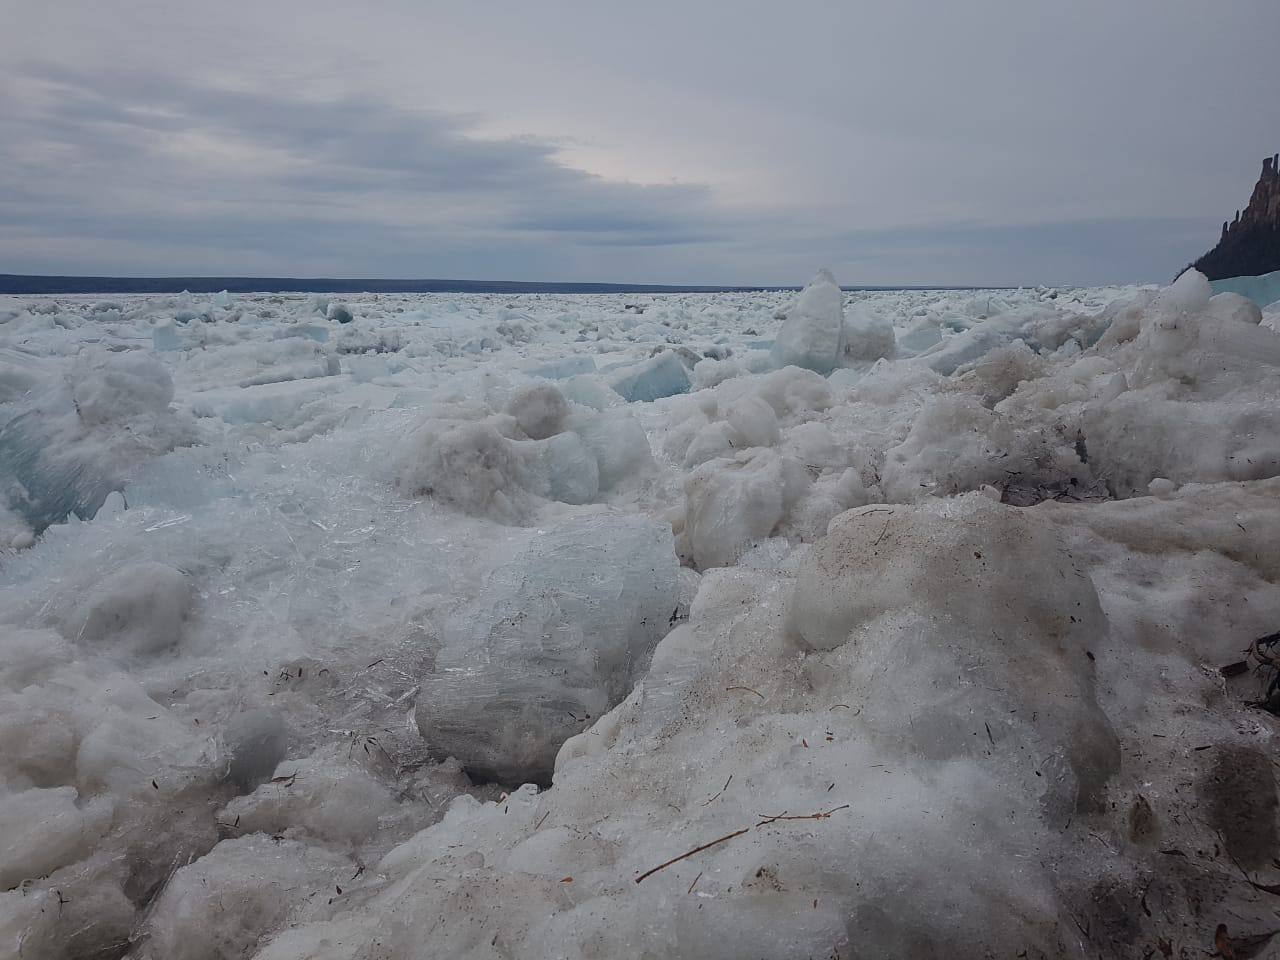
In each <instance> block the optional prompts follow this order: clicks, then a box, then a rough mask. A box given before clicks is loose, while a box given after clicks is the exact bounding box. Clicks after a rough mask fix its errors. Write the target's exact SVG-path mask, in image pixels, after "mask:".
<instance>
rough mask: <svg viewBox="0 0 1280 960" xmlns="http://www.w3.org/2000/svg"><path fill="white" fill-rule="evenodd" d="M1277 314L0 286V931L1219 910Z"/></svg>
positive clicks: (919, 296)
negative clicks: (1236, 667)
mask: <svg viewBox="0 0 1280 960" xmlns="http://www.w3.org/2000/svg"><path fill="white" fill-rule="evenodd" d="M1278 321H1280V315H1277V313H1276V312H1275V311H1274V310H1272V309H1270V308H1268V307H1263V308H1262V309H1259V304H1257V303H1256V302H1254V301H1251V300H1249V299H1247V298H1246V297H1243V296H1239V295H1238V294H1237V293H1236V292H1230V291H1226V290H1223V289H1215V287H1213V286H1211V285H1210V284H1209V283H1208V282H1207V281H1206V280H1205V279H1204V278H1203V277H1201V276H1199V275H1198V274H1195V273H1188V274H1184V275H1183V276H1182V277H1181V278H1179V280H1178V281H1177V282H1176V283H1175V284H1173V285H1171V286H1170V287H1168V288H1165V289H1162V290H1161V289H1155V288H1106V289H1059V290H1049V289H1023V290H999V291H945V290H942V291H880V292H859V293H849V292H842V291H841V290H840V289H839V288H838V286H837V285H836V282H835V278H834V277H832V276H831V275H830V274H829V273H827V272H825V271H823V272H820V273H819V274H818V276H817V277H816V278H815V279H814V280H813V282H811V283H810V284H809V285H808V286H807V287H806V288H804V290H803V291H802V292H800V293H798V294H797V293H796V292H794V291H774V292H769V291H765V292H758V293H735V294H688V295H645V296H627V297H622V296H612V295H591V296H569V295H564V296H559V295H510V296H497V295H465V296H464V295H456V296H455V295H425V296H418V295H403V296H400V295H388V294H382V295H360V296H351V297H347V298H343V299H342V300H341V302H339V301H338V300H337V299H334V298H329V297H325V296H310V295H245V296H240V295H232V294H229V293H221V294H218V295H216V296H212V297H210V296H191V295H181V296H176V297H175V296H125V297H117V298H113V299H111V300H103V299H101V298H93V297H71V296H68V297H37V298H5V299H3V300H0V956H15V957H17V956H21V957H23V958H35V960H42V958H49V960H55V958H56V960H61V958H88V957H127V958H131V960H170V958H179V960H185V958H199V960H232V958H257V960H303V958H328V960H356V958H360V960H374V958H388V957H410V956H413V957H442V958H444V957H447V958H465V957H474V958H481V957H484V958H498V957H521V958H526V957H530V958H538V957H555V958H578V960H586V958H601V957H621V956H644V957H652V958H657V957H699V958H720V957H723V958H734V960H737V958H742V957H747V956H764V957H770V958H784V957H795V958H806V957H817V956H821V957H836V956H838V957H844V958H848V957H867V958H870V957H887V956H894V957H923V958H928V957H939V958H940V957H954V956H1009V957H1018V956H1022V957H1045V958H1047V957H1080V958H1084V957H1096V956H1104V957H1132V956H1147V955H1150V956H1159V955H1177V956H1200V955H1208V954H1209V953H1211V952H1212V951H1213V950H1214V949H1215V945H1214V933H1215V928H1216V926H1217V925H1218V924H1219V923H1227V924H1228V925H1229V926H1230V928H1231V929H1232V931H1239V932H1242V933H1243V932H1248V931H1265V930H1270V929H1273V927H1274V896H1273V895H1272V894H1270V893H1269V892H1268V891H1267V890H1265V889H1262V888H1265V887H1267V886H1270V885H1275V884H1277V883H1280V872H1278V871H1277V870H1276V867H1275V863H1276V862H1280V859H1278V858H1280V823H1277V820H1276V816H1277V810H1278V809H1280V796H1278V795H1277V787H1276V779H1275V774H1274V772H1273V765H1272V762H1271V755H1272V753H1273V752H1274V743H1275V741H1274V736H1275V733H1276V727H1275V720H1274V718H1273V717H1272V716H1271V715H1270V714H1269V713H1266V712H1263V711H1260V710H1258V709H1255V708H1252V707H1250V706H1249V702H1250V701H1252V700H1259V699H1262V698H1263V697H1264V696H1265V694H1266V690H1265V688H1264V686H1263V684H1262V681H1260V680H1259V679H1258V677H1257V676H1255V675H1254V674H1252V673H1249V674H1245V675H1244V676H1239V677H1235V678H1233V679H1227V678H1225V677H1224V676H1223V675H1222V673H1221V672H1220V668H1221V667H1223V666H1226V665H1228V664H1231V663H1235V662H1237V661H1239V660H1241V659H1243V658H1244V655H1243V653H1242V651H1243V650H1244V648H1245V647H1247V646H1248V644H1249V642H1250V641H1252V640H1254V639H1255V638H1258V637H1261V636H1263V635H1266V634H1271V633H1274V632H1275V631H1276V630H1278V629H1280V586H1278V584H1280V550H1278V549H1277V547H1276V544H1277V543H1280V333H1278V332H1277V329H1278V327H1280V322H1278ZM699 848H703V849H699ZM690 851H696V852H693V853H690ZM683 854H689V855H688V856H684V857H682V855H683ZM655 868H660V869H656V871H655ZM1254 884H1260V885H1261V887H1262V888H1260V887H1258V886H1255V885H1254ZM1163 945H1167V946H1168V949H1169V951H1172V954H1170V953H1169V952H1166V951H1165V946H1163Z"/></svg>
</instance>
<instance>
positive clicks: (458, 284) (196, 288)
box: [0, 273, 1013, 295]
mask: <svg viewBox="0 0 1280 960" xmlns="http://www.w3.org/2000/svg"><path fill="white" fill-rule="evenodd" d="M799 289H800V288H799V287H798V286H796V287H788V286H756V287H749V286H743V287H717V286H679V285H667V284H644V283H556V282H541V283H539V282H525V281H521V280H369V279H348V278H341V277H339V278H334V277H314V278H301V277H71V276H38V275H27V274H12V273H0V294H19V295H21V294H76V293H82V294H106V293H182V292H184V291H186V292H188V293H221V292H222V291H223V290H226V291H227V292H228V293H353V294H354V293H495V294H520V293H557V294H566V293H637V294H645V293H753V292H759V291H763V290H799ZM843 289H845V290H1007V289H1013V288H1011V287H1000V286H994V287H981V286H946V285H921V286H901V285H886V286H853V287H844V288H843Z"/></svg>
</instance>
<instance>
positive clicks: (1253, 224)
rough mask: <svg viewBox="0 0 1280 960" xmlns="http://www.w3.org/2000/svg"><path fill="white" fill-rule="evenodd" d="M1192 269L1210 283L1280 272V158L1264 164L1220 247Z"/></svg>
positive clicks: (1225, 226)
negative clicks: (1229, 278) (1243, 206)
mask: <svg viewBox="0 0 1280 960" xmlns="http://www.w3.org/2000/svg"><path fill="white" fill-rule="evenodd" d="M1193 266H1194V267H1195V268H1196V269H1197V270H1199V271H1200V272H1201V273H1203V274H1204V275H1205V276H1207V277H1208V278H1209V279H1210V280H1221V279H1223V278H1225V277H1245V276H1259V275H1261V274H1264V273H1270V272H1271V271H1273V270H1280V154H1277V155H1275V156H1271V157H1267V158H1266V159H1265V160H1263V161H1262V176H1260V177H1259V178H1258V183H1257V185H1256V186H1255V187H1254V188H1253V196H1252V197H1250V198H1249V205H1248V206H1247V207H1245V208H1244V210H1243V212H1242V211H1240V210H1237V211H1236V217H1235V219H1234V220H1228V221H1227V222H1226V223H1224V224H1223V225H1222V237H1221V239H1219V240H1218V245H1217V246H1216V247H1214V248H1213V249H1212V250H1210V251H1209V252H1208V253H1206V254H1205V255H1204V256H1203V257H1201V258H1200V259H1199V260H1197V261H1196V262H1195V263H1194V264H1193Z"/></svg>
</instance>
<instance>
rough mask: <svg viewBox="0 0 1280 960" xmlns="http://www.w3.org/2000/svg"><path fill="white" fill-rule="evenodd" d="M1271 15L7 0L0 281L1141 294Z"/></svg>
mask: <svg viewBox="0 0 1280 960" xmlns="http://www.w3.org/2000/svg"><path fill="white" fill-rule="evenodd" d="M1278 38H1280V2H1278V0H1216V2H1205V0H1059V2H1053V3H1049V2H1041V0H965V2H949V0H930V2H923V0H884V2H874V3H868V2H858V0H841V2H814V0H770V2H754V0H737V2H728V0H725V2H718V3H713V2H706V0H647V2H645V3H635V2H631V3H626V4H620V3H611V2H608V0H595V2H587V0H584V2H561V0H536V2H530V0H522V2H518V3H517V2H507V0H474V2H465V0H453V2H450V3H436V2H432V0H403V2H402V0H378V2H377V3H373V4H356V3H350V2H348V3H338V2H329V0H305V2H303V0H298V2H290V0H286V2H272V0H252V2H249V0H219V2H218V3H209V2H207V0H202V2H200V3H195V2H188V0H149V2H141V0H110V2H103V0H0V272H8V273H77V274H134V275H157V274H196V275H257V276H263V275H289V276H304V277H305V276H361V277H461V278H483V279H516V280H579V281H588V280H603V281H609V280H613V281H627V282H644V281H652V282H671V283H724V284H736V283H743V284H784V283H785V284H793V283H802V282H804V281H805V280H806V279H807V278H808V277H809V276H810V275H811V274H812V273H813V271H814V269H815V268H817V267H819V266H824V265H825V266H829V267H831V268H832V269H833V270H834V271H835V272H836V275H837V277H838V278H839V279H840V280H841V281H842V282H843V283H845V284H846V285H853V284H858V283H869V284H893V283H970V284H981V283H1001V284H1017V283H1027V284H1033V283H1107V282H1129V281H1151V280H1166V281H1167V280H1168V279H1169V278H1170V277H1171V276H1172V275H1173V274H1174V273H1176V272H1177V270H1178V269H1180V268H1181V267H1182V266H1183V265H1184V264H1186V263H1187V262H1188V261H1189V260H1191V259H1193V258H1194V257H1195V256H1197V255H1199V254H1200V253H1203V252H1204V251H1205V250H1206V249H1208V247H1210V246H1211V245H1212V244H1213V243H1214V242H1215V241H1216V239H1217V235H1218V231H1219V229H1220V226H1221V221H1222V220H1223V219H1225V218H1227V217H1228V216H1230V215H1231V214H1233V213H1234V211H1235V209H1236V208H1237V207H1241V206H1243V205H1244V203H1245V202H1246V200H1247V198H1248V194H1249V191H1250V189H1251V188H1252V186H1253V183H1254V180H1255V179H1256V177H1257V174H1258V170H1259V169H1260V166H1261V160H1262V157H1263V156H1264V155H1269V154H1271V153H1273V152H1275V151H1277V150H1280V96H1277V93H1276V91H1277V84H1278V83H1280V63H1277V59H1276V54H1275V47H1276V42H1277V39H1278Z"/></svg>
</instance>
